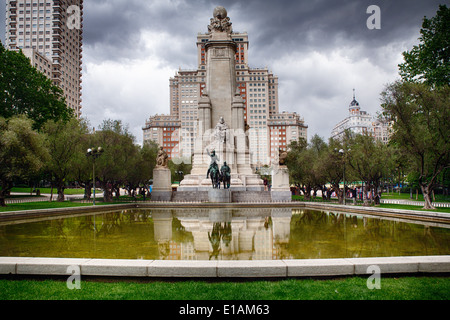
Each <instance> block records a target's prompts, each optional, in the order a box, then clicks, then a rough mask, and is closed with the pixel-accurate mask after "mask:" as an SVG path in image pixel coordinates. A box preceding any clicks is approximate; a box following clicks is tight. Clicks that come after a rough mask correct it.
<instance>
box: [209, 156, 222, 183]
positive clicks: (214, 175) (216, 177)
mask: <svg viewBox="0 0 450 320" xmlns="http://www.w3.org/2000/svg"><path fill="white" fill-rule="evenodd" d="M209 176H211V184H212V186H213V188H214V189H218V188H220V180H221V177H220V171H219V167H218V166H217V163H215V162H213V163H212V164H211V165H210V166H209V169H208V172H207V174H206V178H208V177H209Z"/></svg>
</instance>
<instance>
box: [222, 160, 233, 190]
mask: <svg viewBox="0 0 450 320" xmlns="http://www.w3.org/2000/svg"><path fill="white" fill-rule="evenodd" d="M220 174H221V177H222V182H223V188H224V189H230V182H231V170H230V167H229V166H228V165H227V163H226V162H224V163H223V166H222V168H220Z"/></svg>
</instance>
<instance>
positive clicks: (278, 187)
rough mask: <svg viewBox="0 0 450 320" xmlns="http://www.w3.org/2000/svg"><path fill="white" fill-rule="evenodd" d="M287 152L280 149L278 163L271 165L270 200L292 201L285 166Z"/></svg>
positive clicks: (287, 172)
mask: <svg viewBox="0 0 450 320" xmlns="http://www.w3.org/2000/svg"><path fill="white" fill-rule="evenodd" d="M286 158H287V152H286V151H282V150H281V149H280V151H279V154H278V165H275V166H274V167H273V171H272V187H271V189H270V192H271V196H272V201H275V202H277V201H281V202H286V201H292V193H291V187H290V183H289V171H288V168H287V166H286Z"/></svg>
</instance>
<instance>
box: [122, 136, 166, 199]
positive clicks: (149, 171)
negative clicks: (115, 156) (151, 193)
mask: <svg viewBox="0 0 450 320" xmlns="http://www.w3.org/2000/svg"><path fill="white" fill-rule="evenodd" d="M136 147H137V148H138V152H137V153H136V154H135V156H134V158H133V159H131V160H130V161H129V162H128V165H129V166H128V167H129V170H128V172H127V174H126V178H125V187H126V189H127V190H128V192H129V193H131V191H132V190H136V188H138V187H141V186H142V187H144V188H145V189H147V188H148V186H149V182H150V179H151V178H152V177H153V169H154V168H155V165H156V156H157V154H158V150H159V147H158V145H157V144H156V143H155V142H153V141H150V142H147V143H145V144H144V145H143V146H142V147H138V146H136Z"/></svg>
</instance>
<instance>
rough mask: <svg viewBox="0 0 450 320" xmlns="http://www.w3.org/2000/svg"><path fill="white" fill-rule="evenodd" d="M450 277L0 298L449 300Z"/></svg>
mask: <svg viewBox="0 0 450 320" xmlns="http://www.w3.org/2000/svg"><path fill="white" fill-rule="evenodd" d="M449 298H450V278H449V277H399V278H383V277H382V278H381V288H380V289H373V290H370V289H368V288H367V278H364V277H350V278H342V279H332V280H316V279H288V280H277V281H237V282H235V281H227V282H206V281H147V282H133V281H131V280H130V281H125V280H123V281H120V280H118V281H114V282H113V281H108V282H106V281H92V280H87V281H83V279H81V289H80V290H69V289H68V288H67V284H66V281H65V280H60V281H58V280H6V279H2V280H0V300H448V299H449Z"/></svg>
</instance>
